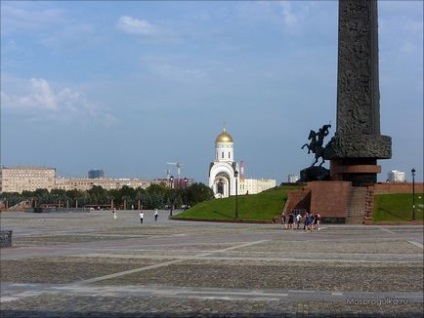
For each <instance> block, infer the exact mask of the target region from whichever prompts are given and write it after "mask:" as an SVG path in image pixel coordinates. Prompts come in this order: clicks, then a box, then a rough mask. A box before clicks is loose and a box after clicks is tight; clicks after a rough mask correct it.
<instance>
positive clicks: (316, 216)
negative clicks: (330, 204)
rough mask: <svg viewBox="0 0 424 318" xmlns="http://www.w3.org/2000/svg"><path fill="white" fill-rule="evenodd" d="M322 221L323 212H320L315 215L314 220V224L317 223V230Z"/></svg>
mask: <svg viewBox="0 0 424 318" xmlns="http://www.w3.org/2000/svg"><path fill="white" fill-rule="evenodd" d="M320 223H321V214H319V213H317V214H316V215H315V222H314V225H315V229H317V230H319V229H320V228H319V224H320Z"/></svg>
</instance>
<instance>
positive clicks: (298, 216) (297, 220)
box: [296, 212, 302, 229]
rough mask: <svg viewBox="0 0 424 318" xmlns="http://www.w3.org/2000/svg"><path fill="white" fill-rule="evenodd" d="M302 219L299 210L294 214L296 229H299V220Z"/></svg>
mask: <svg viewBox="0 0 424 318" xmlns="http://www.w3.org/2000/svg"><path fill="white" fill-rule="evenodd" d="M301 221H302V215H301V214H300V212H299V213H298V214H297V215H296V223H297V229H300V222H301Z"/></svg>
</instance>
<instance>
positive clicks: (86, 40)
mask: <svg viewBox="0 0 424 318" xmlns="http://www.w3.org/2000/svg"><path fill="white" fill-rule="evenodd" d="M378 6H379V8H378V9H379V50H380V65H379V67H380V93H381V100H380V105H381V106H380V107H381V109H380V113H381V132H382V134H384V135H388V136H391V137H392V140H393V158H392V159H390V160H381V161H379V164H381V165H382V173H381V174H380V175H379V180H381V181H384V180H385V179H386V178H387V173H388V172H389V171H390V170H393V169H396V170H401V171H405V172H406V175H407V179H409V180H410V179H411V176H410V170H411V168H412V167H415V169H416V170H417V173H416V176H417V177H416V180H423V2H422V1H379V2H378ZM337 19H338V2H336V1H260V2H255V1H215V2H212V1H210V2H209V1H128V2H126V1H47V2H41V1H37V2H26V1H4V0H2V1H1V163H2V164H3V165H4V166H9V167H11V166H16V165H36V166H48V167H54V168H56V169H57V175H59V176H63V177H85V176H87V172H88V170H90V169H103V170H104V171H105V173H106V175H107V176H110V177H138V178H146V179H154V178H162V177H165V176H166V174H165V173H166V172H165V171H166V169H167V166H166V163H167V162H170V161H171V162H180V163H182V164H183V166H182V170H181V174H182V176H186V177H189V178H194V179H195V180H196V181H198V182H204V183H207V179H208V167H209V162H211V161H213V160H214V150H215V148H214V147H215V145H214V141H215V138H216V136H217V135H218V134H219V133H220V132H221V130H222V129H223V128H224V127H226V129H227V131H228V132H229V133H230V134H231V135H232V137H233V139H234V142H235V144H234V147H235V158H236V160H238V161H240V160H244V162H245V173H246V176H247V177H249V178H272V179H276V180H277V182H282V181H286V180H287V175H288V174H290V173H299V171H300V170H301V169H303V168H306V167H307V166H309V165H310V164H311V163H312V161H313V158H312V155H308V154H307V153H306V150H301V149H300V147H301V145H302V144H304V143H305V142H307V137H308V134H309V130H310V129H314V130H316V129H318V128H319V127H321V126H322V125H323V124H326V123H329V122H331V123H332V124H333V128H332V131H330V136H332V135H333V134H334V132H335V126H336V125H335V124H336V120H335V117H336V84H337V83H336V75H337V23H338V20H337ZM172 173H173V174H176V171H175V167H172Z"/></svg>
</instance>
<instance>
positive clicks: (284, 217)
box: [281, 212, 287, 229]
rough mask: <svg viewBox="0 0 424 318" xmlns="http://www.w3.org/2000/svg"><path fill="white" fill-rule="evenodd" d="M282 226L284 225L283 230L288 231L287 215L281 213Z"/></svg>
mask: <svg viewBox="0 0 424 318" xmlns="http://www.w3.org/2000/svg"><path fill="white" fill-rule="evenodd" d="M281 224H282V225H283V228H285V229H287V224H286V214H285V213H284V212H283V213H281Z"/></svg>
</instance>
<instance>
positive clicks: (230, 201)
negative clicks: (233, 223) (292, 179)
mask: <svg viewBox="0 0 424 318" xmlns="http://www.w3.org/2000/svg"><path fill="white" fill-rule="evenodd" d="M298 189H300V186H281V187H275V188H273V189H269V190H267V191H264V192H261V193H259V194H250V195H239V196H237V207H238V218H239V219H240V220H245V221H249V220H252V221H264V222H271V221H272V219H273V218H274V217H275V216H277V215H280V214H281V211H282V210H283V208H284V205H285V203H286V201H287V194H288V192H289V191H295V190H298ZM235 214H236V197H235V196H232V197H229V198H223V199H212V200H210V201H206V202H202V203H200V204H197V205H195V206H194V207H192V208H190V209H189V210H187V211H185V212H183V213H180V214H178V215H177V216H176V217H175V218H176V219H203V220H233V219H235Z"/></svg>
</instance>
